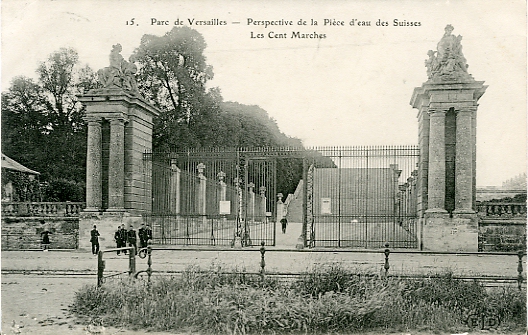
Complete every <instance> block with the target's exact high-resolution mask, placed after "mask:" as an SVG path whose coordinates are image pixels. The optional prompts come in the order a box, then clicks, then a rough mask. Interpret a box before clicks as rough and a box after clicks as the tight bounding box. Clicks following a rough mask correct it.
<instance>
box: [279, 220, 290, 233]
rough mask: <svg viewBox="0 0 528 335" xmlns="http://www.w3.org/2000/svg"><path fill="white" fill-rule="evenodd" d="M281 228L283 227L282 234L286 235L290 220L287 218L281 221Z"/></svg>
mask: <svg viewBox="0 0 528 335" xmlns="http://www.w3.org/2000/svg"><path fill="white" fill-rule="evenodd" d="M280 223H281V226H282V233H283V234H286V226H287V225H288V220H286V218H282V219H281V220H280Z"/></svg>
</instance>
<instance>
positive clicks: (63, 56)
mask: <svg viewBox="0 0 528 335" xmlns="http://www.w3.org/2000/svg"><path fill="white" fill-rule="evenodd" d="M36 73H37V75H38V81H34V80H33V79H30V78H27V77H16V78H14V79H13V81H12V82H11V86H10V87H9V88H8V90H7V91H6V92H3V93H2V152H3V153H5V154H6V155H7V156H9V157H11V158H13V159H15V160H17V161H19V162H20V163H21V164H23V165H26V166H28V167H31V169H34V170H36V171H39V172H40V173H41V177H40V178H41V181H50V180H53V179H56V178H59V177H60V178H65V179H68V180H72V181H75V182H81V183H83V182H84V180H85V174H86V171H85V166H86V125H85V123H84V121H83V120H82V117H83V115H84V109H83V107H82V105H81V104H80V103H79V102H78V101H77V98H76V95H77V94H80V93H83V92H84V91H86V90H88V89H91V88H95V87H96V86H97V84H96V81H95V74H94V72H93V71H92V70H91V69H90V68H89V67H88V66H86V67H84V68H80V67H79V57H78V54H77V52H76V51H75V50H73V49H68V48H62V49H59V50H58V51H55V52H53V53H52V54H51V55H50V56H49V57H48V58H47V59H46V61H44V62H41V63H40V64H39V66H38V68H37V70H36Z"/></svg>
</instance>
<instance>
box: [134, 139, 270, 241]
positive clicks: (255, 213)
mask: <svg viewBox="0 0 528 335" xmlns="http://www.w3.org/2000/svg"><path fill="white" fill-rule="evenodd" d="M144 160H145V161H146V164H145V166H146V167H147V170H149V171H146V173H147V174H149V173H150V174H151V175H152V211H151V213H149V214H147V215H144V221H145V222H146V223H147V224H149V225H150V226H151V227H152V230H153V243H157V244H185V245H233V244H234V243H235V242H236V241H237V240H238V239H240V243H242V245H243V246H249V245H259V244H260V242H261V241H264V242H265V243H266V245H275V220H274V215H275V207H276V202H275V200H274V198H275V194H276V159H275V158H274V157H270V156H268V155H265V154H264V151H262V150H261V149H245V148H244V149H241V148H239V149H217V150H193V151H186V152H176V153H170V154H166V153H149V154H145V157H144Z"/></svg>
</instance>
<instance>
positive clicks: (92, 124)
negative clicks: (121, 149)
mask: <svg viewBox="0 0 528 335" xmlns="http://www.w3.org/2000/svg"><path fill="white" fill-rule="evenodd" d="M85 120H86V122H87V123H88V143H87V146H88V150H87V156H86V209H85V211H88V212H96V211H99V210H100V209H101V207H102V205H103V202H102V199H103V189H102V126H101V122H102V120H101V118H92V117H90V118H85Z"/></svg>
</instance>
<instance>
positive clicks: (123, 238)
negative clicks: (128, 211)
mask: <svg viewBox="0 0 528 335" xmlns="http://www.w3.org/2000/svg"><path fill="white" fill-rule="evenodd" d="M119 237H120V239H119V240H120V242H121V248H125V247H126V246H127V230H126V229H125V225H124V224H123V225H121V229H120V230H119ZM123 253H124V254H125V255H126V254H127V251H126V249H125V250H123Z"/></svg>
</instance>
